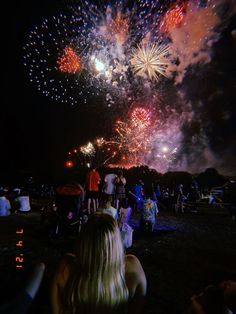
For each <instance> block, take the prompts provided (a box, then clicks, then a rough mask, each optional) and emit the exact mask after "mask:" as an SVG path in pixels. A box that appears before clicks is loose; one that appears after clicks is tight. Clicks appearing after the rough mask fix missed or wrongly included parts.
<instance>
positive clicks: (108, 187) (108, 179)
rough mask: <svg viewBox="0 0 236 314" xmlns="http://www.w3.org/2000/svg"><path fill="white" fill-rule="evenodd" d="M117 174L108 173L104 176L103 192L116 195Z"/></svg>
mask: <svg viewBox="0 0 236 314" xmlns="http://www.w3.org/2000/svg"><path fill="white" fill-rule="evenodd" d="M116 177H117V175H116V174H115V173H108V174H107V175H106V176H105V178H104V188H103V192H104V193H106V194H108V195H114V194H115V184H114V181H115V178H116Z"/></svg>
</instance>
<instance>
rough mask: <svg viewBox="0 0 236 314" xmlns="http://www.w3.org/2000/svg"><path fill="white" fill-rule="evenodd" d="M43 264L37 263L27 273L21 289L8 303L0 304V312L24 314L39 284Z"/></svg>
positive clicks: (43, 268)
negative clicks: (27, 276)
mask: <svg viewBox="0 0 236 314" xmlns="http://www.w3.org/2000/svg"><path fill="white" fill-rule="evenodd" d="M44 271H45V264H44V263H39V264H37V265H36V266H35V267H34V269H33V270H32V272H31V273H30V275H29V278H28V280H27V282H26V284H25V287H24V288H23V289H22V291H21V292H20V293H19V294H18V295H17V296H16V297H15V298H14V299H13V300H12V301H11V302H9V303H6V304H3V305H0V313H1V314H26V313H28V311H29V308H30V306H31V304H32V301H33V300H34V298H35V296H36V294H37V292H38V290H39V287H40V285H41V282H42V279H43V275H44Z"/></svg>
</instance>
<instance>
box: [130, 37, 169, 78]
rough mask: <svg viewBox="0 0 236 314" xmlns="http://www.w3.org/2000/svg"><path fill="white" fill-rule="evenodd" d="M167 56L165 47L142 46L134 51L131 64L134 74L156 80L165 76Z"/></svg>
mask: <svg viewBox="0 0 236 314" xmlns="http://www.w3.org/2000/svg"><path fill="white" fill-rule="evenodd" d="M168 55H169V46H167V45H163V44H161V43H158V44H143V45H139V46H138V47H137V48H136V49H134V51H133V56H132V59H131V64H132V66H133V70H134V72H135V74H137V75H139V76H142V77H148V78H149V79H150V80H153V79H155V80H157V79H159V78H160V76H167V75H166V72H165V70H166V68H167V66H168V64H169V60H168Z"/></svg>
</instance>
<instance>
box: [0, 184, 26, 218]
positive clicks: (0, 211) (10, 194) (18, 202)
mask: <svg viewBox="0 0 236 314" xmlns="http://www.w3.org/2000/svg"><path fill="white" fill-rule="evenodd" d="M30 210H31V205H30V197H29V193H28V192H27V191H26V190H23V189H19V188H14V189H12V190H11V189H5V188H3V187H1V188H0V216H9V215H10V214H11V213H24V214H26V213H28V212H29V211H30Z"/></svg>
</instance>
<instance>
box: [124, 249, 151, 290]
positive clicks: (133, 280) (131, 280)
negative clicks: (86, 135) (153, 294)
mask: <svg viewBox="0 0 236 314" xmlns="http://www.w3.org/2000/svg"><path fill="white" fill-rule="evenodd" d="M125 277H126V284H127V287H128V289H129V292H130V295H131V296H134V295H136V296H145V295H146V290H147V280H146V275H145V272H144V270H143V267H142V265H141V263H140V261H139V259H138V258H137V257H136V256H135V255H131V254H129V255H126V258H125Z"/></svg>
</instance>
